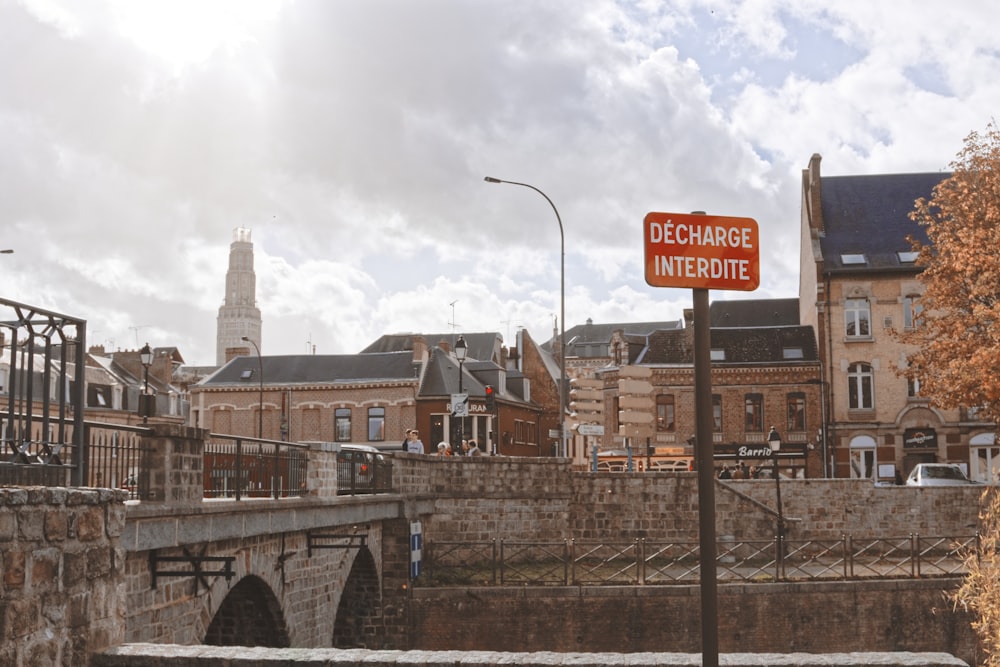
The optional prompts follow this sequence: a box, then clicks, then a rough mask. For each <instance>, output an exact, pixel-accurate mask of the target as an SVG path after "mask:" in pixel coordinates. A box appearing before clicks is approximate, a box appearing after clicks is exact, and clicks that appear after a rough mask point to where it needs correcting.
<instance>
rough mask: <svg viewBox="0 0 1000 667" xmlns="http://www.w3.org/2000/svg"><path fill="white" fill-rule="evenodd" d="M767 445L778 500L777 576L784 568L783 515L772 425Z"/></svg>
mask: <svg viewBox="0 0 1000 667" xmlns="http://www.w3.org/2000/svg"><path fill="white" fill-rule="evenodd" d="M767 445H768V447H770V448H771V456H772V457H773V459H774V492H775V495H776V498H777V502H778V553H777V556H776V557H775V563H776V565H777V567H778V576H779V577H780V576H783V574H784V570H785V567H784V565H785V563H784V561H785V515H784V514H782V512H781V475H780V474H779V473H778V452H779V451H780V450H781V436H780V435H778V431H777V429H775V428H774V427H773V426H772V427H771V431H770V432H769V433H768V434H767Z"/></svg>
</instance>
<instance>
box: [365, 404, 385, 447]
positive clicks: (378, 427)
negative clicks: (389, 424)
mask: <svg viewBox="0 0 1000 667" xmlns="http://www.w3.org/2000/svg"><path fill="white" fill-rule="evenodd" d="M368 439H369V440H376V441H381V440H385V408H368Z"/></svg>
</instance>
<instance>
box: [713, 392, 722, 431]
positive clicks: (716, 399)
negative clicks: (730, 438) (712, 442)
mask: <svg viewBox="0 0 1000 667" xmlns="http://www.w3.org/2000/svg"><path fill="white" fill-rule="evenodd" d="M712 430H713V431H714V432H716V433H722V396H721V395H719V394H712Z"/></svg>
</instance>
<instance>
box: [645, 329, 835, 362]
mask: <svg viewBox="0 0 1000 667" xmlns="http://www.w3.org/2000/svg"><path fill="white" fill-rule="evenodd" d="M711 344H712V349H713V350H723V351H724V352H725V360H724V361H715V360H713V361H712V365H713V366H714V365H717V364H755V363H779V362H784V363H803V362H814V361H816V360H817V359H818V357H817V354H816V336H815V335H814V334H813V330H812V327H807V326H798V325H796V326H781V327H748V328H743V329H729V328H720V329H712V343H711ZM791 349H794V350H801V353H802V356H801V358H791V359H790V358H787V357H786V355H785V350H791ZM641 363H642V364H692V363H694V347H693V345H692V342H691V338H690V336H688V335H686V332H684V331H657V332H655V333H653V334H652V335H650V337H649V347H648V349H647V350H646V354H645V355H644V356H643V358H642V360H641Z"/></svg>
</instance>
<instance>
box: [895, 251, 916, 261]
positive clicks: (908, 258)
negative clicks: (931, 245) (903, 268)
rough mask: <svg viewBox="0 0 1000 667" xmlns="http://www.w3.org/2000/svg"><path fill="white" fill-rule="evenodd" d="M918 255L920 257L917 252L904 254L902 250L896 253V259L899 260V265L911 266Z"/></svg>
mask: <svg viewBox="0 0 1000 667" xmlns="http://www.w3.org/2000/svg"><path fill="white" fill-rule="evenodd" d="M919 255H920V253H919V252H913V251H912V250H908V251H905V252H904V251H902V250H897V251H896V258H897V259H899V263H900V264H913V263H914V262H916V261H917V257H918V256H919Z"/></svg>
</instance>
